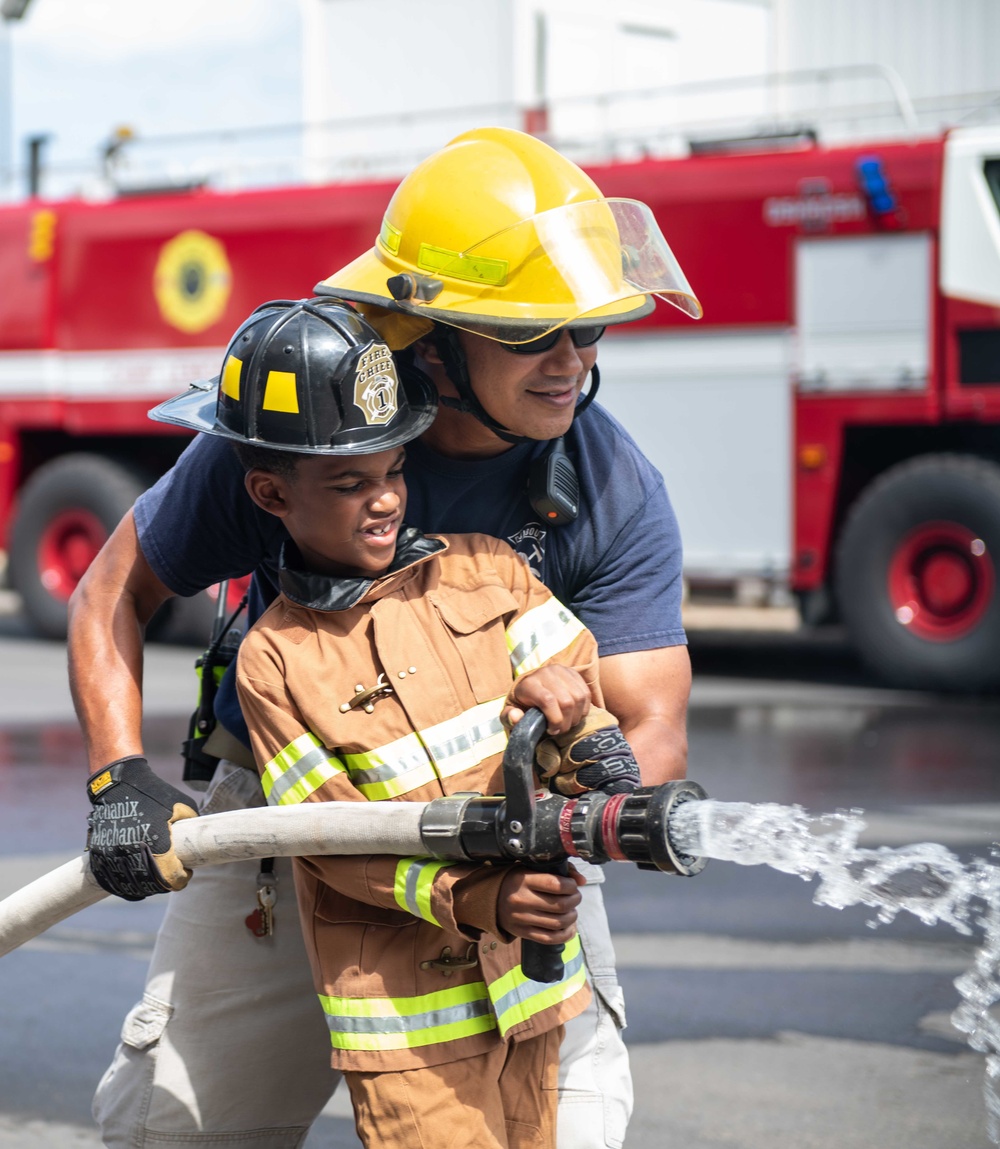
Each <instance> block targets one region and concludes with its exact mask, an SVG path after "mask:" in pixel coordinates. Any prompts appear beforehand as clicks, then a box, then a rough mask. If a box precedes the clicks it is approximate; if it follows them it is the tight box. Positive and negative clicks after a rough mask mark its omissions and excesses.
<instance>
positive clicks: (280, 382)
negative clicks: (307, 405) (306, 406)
mask: <svg viewBox="0 0 1000 1149" xmlns="http://www.w3.org/2000/svg"><path fill="white" fill-rule="evenodd" d="M261 407H262V408H263V410H265V411H286V412H287V413H288V414H289V415H297V414H298V413H299V396H298V392H297V390H296V388H295V372H294V371H268V373H267V382H266V383H265V384H264V402H263V403H262V404H261Z"/></svg>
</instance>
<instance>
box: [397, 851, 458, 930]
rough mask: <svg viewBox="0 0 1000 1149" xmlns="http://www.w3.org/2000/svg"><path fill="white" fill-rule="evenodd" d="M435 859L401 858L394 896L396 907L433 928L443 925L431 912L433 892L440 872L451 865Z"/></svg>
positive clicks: (398, 864) (398, 863)
mask: <svg viewBox="0 0 1000 1149" xmlns="http://www.w3.org/2000/svg"><path fill="white" fill-rule="evenodd" d="M449 864H450V863H448V862H440V861H437V860H435V859H434V858H400V859H399V861H398V862H397V863H396V881H395V884H394V886H393V891H392V892H393V896H394V897H395V899H396V905H397V906H399V908H400V909H402V910H406V911H407V913H411V914H413V916H414V917H415V918H423V920H424V921H425V922H430V923H431V925H432V926H440V925H441V923H440V922H439V921H438V920H437V918H436V917H435V916H434V914H433V913H432V912H431V890H432V888H433V886H434V879H435V878H436V877H437V875H438V872H439V871H440V870H442V869H444V867H445V866H447V865H449Z"/></svg>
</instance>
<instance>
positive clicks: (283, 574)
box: [278, 526, 448, 611]
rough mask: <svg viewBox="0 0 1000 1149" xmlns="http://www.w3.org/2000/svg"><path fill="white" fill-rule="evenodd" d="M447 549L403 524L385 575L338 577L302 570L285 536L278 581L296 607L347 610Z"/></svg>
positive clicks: (295, 549)
mask: <svg viewBox="0 0 1000 1149" xmlns="http://www.w3.org/2000/svg"><path fill="white" fill-rule="evenodd" d="M447 549H448V544H447V542H445V540H444V539H442V538H438V537H435V536H427V535H424V534H421V532H420V531H419V530H417V528H416V527H407V526H404V527H403V528H402V530H401V531H400V532H399V539H398V541H397V543H396V557H395V558H394V559H393V560H392V564H391V565H390V566H389V569H388V570H387V571H386V572H385V574H382V575H379V576H378V578H363V577H347V576H345V577H338V576H336V575H322V574H315V573H314V572H313V571H308V570H306V569H305V567H304V566H303V563H302V556H301V555H300V554H299V549H298V547H297V546H296V545H295V543H293V542H292V540H291V539H288V540H287V541H286V542H285V543H284V544H283V545H282V547H281V559H280V568H279V570H278V581H279V583H280V586H281V591H282V594H284V596H285V598H287V599H289V601H291V602H294V603H296V604H297V605H298V606H306V607H308V608H309V609H310V610H324V611H336V610H349V609H350V608H351V607H352V606H357V605H358V603H359V602H362V601H364V600H365V599H377V598H381V597H382V596H383V595H386V594H389V593H390V591H393V590H395V589H396V587H397V586H399V585H400V583H402V582H404V581H405V578H400V577H399V576H400V575H408V572H409V571H410V570H411V568H413V567H415V566H417V565H418V564H419V563H422V562H426V561H427V560H428V559H429V558H433V557H434V555H437V554H440V553H441V552H442V551H445V550H447Z"/></svg>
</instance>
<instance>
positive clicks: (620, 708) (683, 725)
mask: <svg viewBox="0 0 1000 1149" xmlns="http://www.w3.org/2000/svg"><path fill="white" fill-rule="evenodd" d="M599 665H600V674H601V690H602V691H603V693H604V704H605V706H606V707H607V708H608V710H610V711H611V713H612V714H613V715H614V716H615V717H616V718H617V719H618V723H619V725H620V726H621V728H622V732H623V733H624V735H625V737H626V738H627V739H628V742H629V744H630V745H631V747H632V750H633V752H634V753H635V756H636V758H637V759H638V761H639V767H640V769H641V770H642V781H643V784H644V785H646V786H658V785H659V784H660V783H661V782H667V781H669V780H670V779H673V778H683V777H684V776H685V775H686V773H687V705H688V697H689V695H690V693H691V660H690V658H689V657H688V650H687V647H686V646H664V647H659V648H658V649H655V650H636V651H631V652H629V653H627V654H611V655H607V656H605V657H603V658H601V660H600V663H599Z"/></svg>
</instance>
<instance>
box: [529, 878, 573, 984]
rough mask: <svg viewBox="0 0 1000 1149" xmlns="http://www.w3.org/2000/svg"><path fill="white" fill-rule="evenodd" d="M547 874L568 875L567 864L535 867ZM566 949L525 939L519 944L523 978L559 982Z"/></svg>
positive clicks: (558, 943) (559, 943) (558, 944)
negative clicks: (563, 954)
mask: <svg viewBox="0 0 1000 1149" xmlns="http://www.w3.org/2000/svg"><path fill="white" fill-rule="evenodd" d="M535 868H536V869H539V870H543V871H545V873H548V874H563V875H566V874H568V873H569V862H566V861H562V862H554V863H552V864H551V865H548V866H536V867H535ZM565 948H566V947H565V946H564V945H563V944H562V942H556V943H555V944H549V943H547V942H533V941H529V940H528V939H527V938H526V939H525V940H524V941H522V942H521V969H522V970H523V971H524V976H525V977H530V978H531V980H532V981H544V982H553V981H561V980H562V976H563V970H564V968H565V967H564V963H563V957H562V953H563V950H564V949H565Z"/></svg>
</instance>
